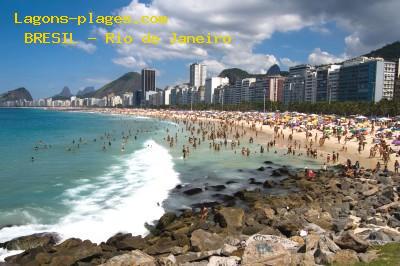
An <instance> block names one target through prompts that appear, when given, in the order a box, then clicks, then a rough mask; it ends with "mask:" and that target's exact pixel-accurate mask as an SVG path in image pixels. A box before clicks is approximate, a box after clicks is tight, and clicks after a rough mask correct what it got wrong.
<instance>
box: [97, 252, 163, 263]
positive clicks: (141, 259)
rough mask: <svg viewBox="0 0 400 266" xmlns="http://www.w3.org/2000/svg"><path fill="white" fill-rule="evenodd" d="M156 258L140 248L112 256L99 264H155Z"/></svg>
mask: <svg viewBox="0 0 400 266" xmlns="http://www.w3.org/2000/svg"><path fill="white" fill-rule="evenodd" d="M156 265H157V264H156V260H155V259H154V258H153V257H151V256H149V255H147V254H146V253H144V252H142V251H140V250H134V251H132V252H130V253H126V254H122V255H119V256H115V257H112V258H111V259H109V260H107V262H106V263H104V264H101V266H156Z"/></svg>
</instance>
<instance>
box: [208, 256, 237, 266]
mask: <svg viewBox="0 0 400 266" xmlns="http://www.w3.org/2000/svg"><path fill="white" fill-rule="evenodd" d="M239 262H240V258H239V257H236V256H232V257H218V256H212V257H210V259H209V260H208V264H207V266H221V265H224V266H237V265H239Z"/></svg>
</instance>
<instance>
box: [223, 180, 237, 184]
mask: <svg viewBox="0 0 400 266" xmlns="http://www.w3.org/2000/svg"><path fill="white" fill-rule="evenodd" d="M236 183H238V182H237V181H233V180H229V181H226V182H225V184H227V185H231V184H236Z"/></svg>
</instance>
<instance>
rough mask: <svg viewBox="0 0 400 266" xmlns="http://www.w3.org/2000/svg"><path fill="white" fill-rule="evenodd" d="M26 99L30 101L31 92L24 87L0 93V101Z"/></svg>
mask: <svg viewBox="0 0 400 266" xmlns="http://www.w3.org/2000/svg"><path fill="white" fill-rule="evenodd" d="M19 100H26V101H32V95H31V93H30V92H29V91H28V90H27V89H25V88H24V87H21V88H18V89H15V90H10V91H7V92H6V93H3V94H0V102H8V101H19Z"/></svg>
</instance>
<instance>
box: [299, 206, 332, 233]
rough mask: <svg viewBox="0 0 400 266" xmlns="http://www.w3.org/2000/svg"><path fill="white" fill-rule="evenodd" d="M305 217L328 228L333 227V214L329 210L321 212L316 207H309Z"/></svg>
mask: <svg viewBox="0 0 400 266" xmlns="http://www.w3.org/2000/svg"><path fill="white" fill-rule="evenodd" d="M304 218H305V219H306V220H307V221H308V222H310V223H314V224H316V225H319V226H320V227H322V228H324V229H326V230H330V229H332V216H331V215H330V214H329V212H321V213H320V212H319V211H317V210H315V209H308V210H307V211H306V212H305V213H304Z"/></svg>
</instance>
